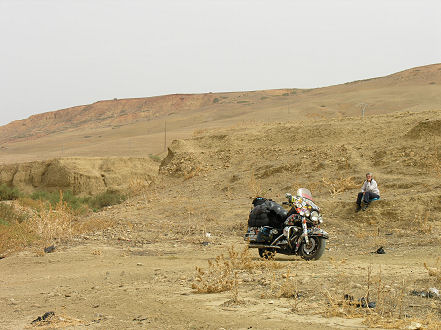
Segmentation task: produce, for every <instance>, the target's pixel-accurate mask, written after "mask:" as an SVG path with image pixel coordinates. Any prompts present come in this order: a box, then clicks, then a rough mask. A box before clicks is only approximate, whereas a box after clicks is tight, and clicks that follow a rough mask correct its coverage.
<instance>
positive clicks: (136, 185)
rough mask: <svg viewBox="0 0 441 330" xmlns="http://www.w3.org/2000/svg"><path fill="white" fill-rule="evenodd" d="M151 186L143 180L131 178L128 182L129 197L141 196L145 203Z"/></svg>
mask: <svg viewBox="0 0 441 330" xmlns="http://www.w3.org/2000/svg"><path fill="white" fill-rule="evenodd" d="M150 184H151V181H148V180H143V179H140V178H132V179H131V180H130V182H129V187H128V190H129V195H130V196H139V195H142V197H143V198H144V200H145V201H147V190H148V188H149V186H150Z"/></svg>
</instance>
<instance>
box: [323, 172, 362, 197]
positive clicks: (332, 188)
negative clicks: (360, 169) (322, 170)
mask: <svg viewBox="0 0 441 330" xmlns="http://www.w3.org/2000/svg"><path fill="white" fill-rule="evenodd" d="M322 182H323V183H324V184H325V185H327V186H328V190H329V193H330V194H331V196H335V195H337V194H341V193H343V192H345V191H348V190H351V189H355V188H357V187H358V186H359V184H358V183H357V182H355V177H353V176H349V177H346V178H343V177H340V178H337V179H330V178H324V177H323V178H322Z"/></svg>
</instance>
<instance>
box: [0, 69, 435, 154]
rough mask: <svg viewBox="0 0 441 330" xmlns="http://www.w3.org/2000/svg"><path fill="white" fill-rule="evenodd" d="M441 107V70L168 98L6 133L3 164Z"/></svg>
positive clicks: (64, 115) (77, 113) (87, 109)
mask: <svg viewBox="0 0 441 330" xmlns="http://www.w3.org/2000/svg"><path fill="white" fill-rule="evenodd" d="M361 103H366V104H368V106H367V109H366V115H373V114H385V113H391V112H394V111H413V112H415V111H422V110H430V109H439V108H441V64H434V65H429V66H424V67H418V68H413V69H410V70H406V71H402V72H399V73H395V74H392V75H389V76H386V77H381V78H375V79H368V80H361V81H356V82H350V83H346V84H341V85H336V86H330V87H324V88H316V89H281V90H263V91H249V92H236V93H208V94H189V95H164V96H157V97H150V98H138V99H122V100H108V101H99V102H96V103H94V104H90V105H85V106H77V107H73V108H69V109H64V110H59V111H54V112H48V113H43V114H39V115H34V116H31V117H30V118H28V119H25V120H18V121H14V122H12V123H10V124H8V125H5V126H2V127H0V162H3V163H14V162H23V161H31V160H42V159H50V158H57V157H66V156H86V157H97V156H99V157H107V156H146V155H148V154H150V153H153V154H157V153H161V152H163V151H164V140H165V139H164V130H165V121H166V122H167V137H166V140H167V144H169V143H170V142H171V141H172V140H174V139H180V138H185V137H188V136H191V134H192V132H193V131H194V130H198V129H206V128H212V127H225V126H231V125H236V124H238V123H244V122H249V121H258V122H278V121H289V120H293V119H296V120H298V119H307V118H344V117H348V116H352V117H353V116H359V115H360V113H361V105H360V104H361Z"/></svg>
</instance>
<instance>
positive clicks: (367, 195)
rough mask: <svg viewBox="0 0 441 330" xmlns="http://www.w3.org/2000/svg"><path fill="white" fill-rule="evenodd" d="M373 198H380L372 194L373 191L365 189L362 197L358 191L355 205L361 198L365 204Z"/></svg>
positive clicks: (359, 203)
mask: <svg viewBox="0 0 441 330" xmlns="http://www.w3.org/2000/svg"><path fill="white" fill-rule="evenodd" d="M374 198H380V196H379V195H377V194H374V193H373V192H370V191H366V192H365V193H364V198H363V193H362V192H359V193H358V196H357V205H361V199H363V202H365V204H369V203H370V202H371V200H373V199H374Z"/></svg>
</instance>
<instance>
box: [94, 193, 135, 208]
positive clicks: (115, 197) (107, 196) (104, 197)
mask: <svg viewBox="0 0 441 330" xmlns="http://www.w3.org/2000/svg"><path fill="white" fill-rule="evenodd" d="M125 200H126V196H124V195H122V194H121V193H119V192H118V191H115V190H107V191H105V192H103V193H101V194H98V195H96V196H93V197H91V198H90V199H88V201H87V203H88V204H89V206H90V207H91V208H92V209H95V210H96V209H102V208H103V207H106V206H111V205H115V204H120V203H122V202H124V201H125Z"/></svg>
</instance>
